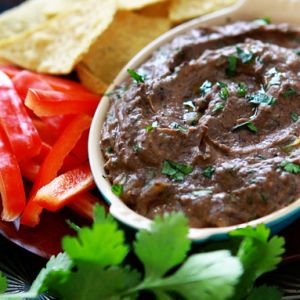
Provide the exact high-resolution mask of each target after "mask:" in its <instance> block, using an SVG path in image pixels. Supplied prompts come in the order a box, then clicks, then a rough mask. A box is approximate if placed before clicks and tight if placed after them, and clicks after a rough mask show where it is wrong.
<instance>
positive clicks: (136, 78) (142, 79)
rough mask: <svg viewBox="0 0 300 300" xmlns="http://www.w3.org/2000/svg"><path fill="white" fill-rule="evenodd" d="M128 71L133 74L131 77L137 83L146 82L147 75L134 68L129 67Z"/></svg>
mask: <svg viewBox="0 0 300 300" xmlns="http://www.w3.org/2000/svg"><path fill="white" fill-rule="evenodd" d="M127 73H128V74H129V75H130V76H131V78H132V79H133V80H134V81H135V82H136V83H144V82H145V76H143V75H140V74H138V73H137V72H136V71H134V70H132V69H127Z"/></svg>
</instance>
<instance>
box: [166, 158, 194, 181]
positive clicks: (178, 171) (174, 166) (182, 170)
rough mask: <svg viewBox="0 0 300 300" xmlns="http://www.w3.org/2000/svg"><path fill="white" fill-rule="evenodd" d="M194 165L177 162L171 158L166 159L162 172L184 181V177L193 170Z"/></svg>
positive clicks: (176, 179)
mask: <svg viewBox="0 0 300 300" xmlns="http://www.w3.org/2000/svg"><path fill="white" fill-rule="evenodd" d="M193 169H194V168H193V167H192V166H189V165H185V164H181V163H177V162H175V161H171V160H165V161H164V162H163V166H162V170H161V173H162V174H164V175H167V176H169V177H170V178H171V179H173V180H175V181H182V180H184V177H185V176H186V175H188V174H190V173H192V172H193Z"/></svg>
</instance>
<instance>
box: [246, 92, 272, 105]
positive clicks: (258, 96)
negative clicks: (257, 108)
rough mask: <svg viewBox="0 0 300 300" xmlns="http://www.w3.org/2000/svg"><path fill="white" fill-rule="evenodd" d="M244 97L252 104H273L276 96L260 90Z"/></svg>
mask: <svg viewBox="0 0 300 300" xmlns="http://www.w3.org/2000/svg"><path fill="white" fill-rule="evenodd" d="M246 99H247V100H248V101H249V102H250V103H252V104H266V105H273V104H274V103H275V102H276V98H274V97H273V96H269V95H267V94H266V93H265V92H263V91H260V92H256V93H253V94H250V95H247V96H246Z"/></svg>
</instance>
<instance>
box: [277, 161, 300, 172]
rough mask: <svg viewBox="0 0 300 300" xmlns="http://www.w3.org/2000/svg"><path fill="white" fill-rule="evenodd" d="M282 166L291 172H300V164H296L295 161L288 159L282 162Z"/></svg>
mask: <svg viewBox="0 0 300 300" xmlns="http://www.w3.org/2000/svg"><path fill="white" fill-rule="evenodd" d="M280 168H281V169H283V170H284V171H286V172H289V173H294V174H299V173H300V165H298V164H295V163H293V162H289V161H287V160H284V161H282V162H281V164H280Z"/></svg>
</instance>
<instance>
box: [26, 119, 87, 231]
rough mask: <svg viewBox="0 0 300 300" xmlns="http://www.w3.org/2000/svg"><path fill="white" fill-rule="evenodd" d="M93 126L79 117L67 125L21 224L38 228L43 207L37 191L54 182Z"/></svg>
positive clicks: (36, 186) (34, 186) (44, 163)
mask: <svg viewBox="0 0 300 300" xmlns="http://www.w3.org/2000/svg"><path fill="white" fill-rule="evenodd" d="M90 125H91V117H89V116H87V115H78V116H76V117H74V119H73V120H72V121H71V122H70V124H68V125H67V127H66V128H65V129H64V131H63V132H62V134H61V135H60V136H59V138H58V139H57V141H56V142H55V144H54V145H53V147H52V150H51V151H50V152H49V154H48V155H47V157H46V159H45V160H44V162H43V163H42V165H41V168H40V170H39V173H38V175H37V179H36V181H35V182H34V184H33V187H32V190H31V194H30V198H29V202H28V204H27V206H26V208H25V210H24V213H23V215H22V218H21V224H24V225H28V226H32V227H33V226H36V225H37V224H38V223H39V221H40V214H41V212H42V210H43V209H42V207H41V206H39V205H38V204H37V203H36V202H35V201H34V198H35V195H36V193H37V191H38V190H39V189H40V188H41V187H42V186H44V185H46V184H48V183H49V182H50V181H51V180H53V179H54V178H55V177H56V176H57V173H58V171H59V170H60V169H61V167H62V165H63V162H64V159H65V158H66V156H67V155H68V154H69V153H70V152H71V151H72V149H73V148H74V146H75V145H76V143H77V141H78V140H79V139H80V137H81V134H82V132H83V131H85V130H86V129H88V128H89V127H90Z"/></svg>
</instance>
